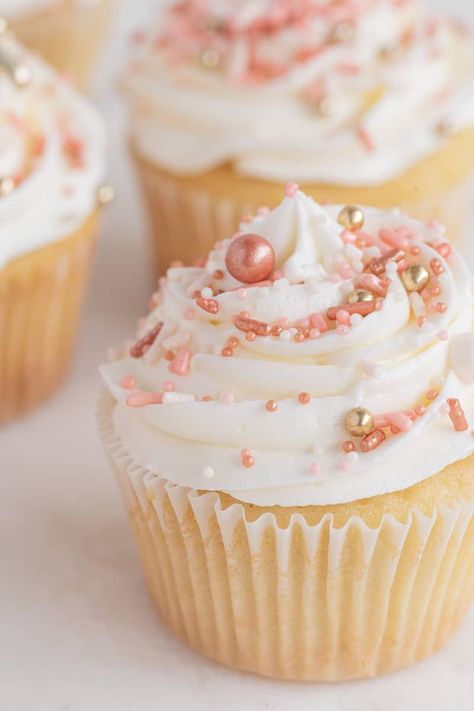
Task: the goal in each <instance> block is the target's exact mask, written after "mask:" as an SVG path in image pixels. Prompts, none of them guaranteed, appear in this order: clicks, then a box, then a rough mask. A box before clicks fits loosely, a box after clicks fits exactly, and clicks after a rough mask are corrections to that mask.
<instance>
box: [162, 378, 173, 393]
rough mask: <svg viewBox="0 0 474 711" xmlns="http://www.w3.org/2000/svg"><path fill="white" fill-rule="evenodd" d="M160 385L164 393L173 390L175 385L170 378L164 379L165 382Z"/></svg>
mask: <svg viewBox="0 0 474 711" xmlns="http://www.w3.org/2000/svg"><path fill="white" fill-rule="evenodd" d="M161 387H162V388H163V390H164V391H165V393H172V392H173V390H176V385H175V384H174V383H173V382H172V381H171V380H165V382H164V383H162V385H161Z"/></svg>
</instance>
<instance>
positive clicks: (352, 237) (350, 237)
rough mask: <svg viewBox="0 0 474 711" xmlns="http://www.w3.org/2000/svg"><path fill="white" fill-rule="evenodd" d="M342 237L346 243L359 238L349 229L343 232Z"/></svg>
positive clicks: (351, 242)
mask: <svg viewBox="0 0 474 711" xmlns="http://www.w3.org/2000/svg"><path fill="white" fill-rule="evenodd" d="M341 237H342V241H343V242H345V243H346V244H353V243H354V242H355V241H356V239H357V235H355V234H354V233H353V232H349V230H344V231H343V233H342V234H341Z"/></svg>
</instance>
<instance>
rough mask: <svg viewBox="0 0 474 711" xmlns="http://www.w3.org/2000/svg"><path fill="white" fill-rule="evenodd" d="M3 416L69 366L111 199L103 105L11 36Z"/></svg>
mask: <svg viewBox="0 0 474 711" xmlns="http://www.w3.org/2000/svg"><path fill="white" fill-rule="evenodd" d="M0 68H1V71H0V107H1V108H0V115H1V120H0V422H3V421H5V420H8V419H11V418H12V417H14V416H16V415H18V414H20V413H21V412H24V411H26V410H28V409H30V408H31V407H33V406H34V405H35V404H37V403H38V402H39V401H40V400H42V399H44V398H45V397H46V396H48V395H49V394H50V393H51V392H52V391H53V390H54V389H55V388H56V386H57V384H58V382H59V381H60V380H61V378H62V377H63V375H64V373H65V370H66V368H67V366H68V365H69V361H70V356H71V351H72V346H73V342H74V336H75V332H76V329H77V321H78V317H79V312H80V305H81V302H82V297H83V294H84V289H85V285H86V280H87V276H88V274H89V267H90V262H91V257H92V251H93V247H94V242H95V237H96V228H97V218H98V205H99V203H100V202H105V201H107V199H108V198H109V197H110V189H109V190H107V189H106V188H104V187H103V186H101V181H102V179H103V175H104V160H105V145H104V138H105V137H104V127H103V124H102V121H101V120H100V118H99V116H98V114H97V112H96V111H95V109H94V108H93V107H92V106H91V105H90V104H89V103H88V102H87V101H86V100H84V99H83V98H82V97H81V96H79V95H78V94H77V93H76V92H74V91H73V90H72V89H71V88H70V86H69V85H68V84H67V83H66V82H64V81H63V80H62V79H60V78H59V77H58V76H57V75H56V74H54V73H53V72H52V71H51V70H50V69H49V68H48V67H47V65H46V64H44V63H43V62H42V61H41V60H40V59H38V58H37V57H35V56H33V55H31V54H29V53H26V51H24V50H23V49H22V47H21V46H20V45H19V44H18V43H17V42H16V40H14V39H12V38H11V37H10V36H8V35H4V36H3V37H2V38H1V39H0Z"/></svg>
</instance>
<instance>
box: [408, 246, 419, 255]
mask: <svg viewBox="0 0 474 711" xmlns="http://www.w3.org/2000/svg"><path fill="white" fill-rule="evenodd" d="M420 252H421V250H420V248H419V247H410V254H411V255H412V256H413V257H417V256H418V255H419V254H420Z"/></svg>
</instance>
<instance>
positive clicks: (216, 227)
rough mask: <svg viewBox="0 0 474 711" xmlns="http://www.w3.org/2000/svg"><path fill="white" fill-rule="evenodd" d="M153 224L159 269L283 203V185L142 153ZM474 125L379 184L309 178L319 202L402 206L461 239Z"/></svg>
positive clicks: (471, 179) (188, 259) (472, 176)
mask: <svg viewBox="0 0 474 711" xmlns="http://www.w3.org/2000/svg"><path fill="white" fill-rule="evenodd" d="M135 158H136V163H137V166H138V174H139V177H140V180H141V183H142V186H143V189H144V194H145V200H146V203H147V206H148V210H149V214H150V218H151V225H152V233H153V234H152V247H153V257H154V262H155V267H156V272H157V273H162V272H164V271H165V270H166V268H167V267H168V266H169V264H170V262H171V261H172V260H173V259H181V260H182V261H183V262H185V263H186V264H191V263H192V262H193V261H194V260H196V259H198V258H200V257H202V256H203V255H204V254H207V253H208V252H209V250H210V249H211V248H212V246H213V244H214V243H215V242H216V241H217V240H220V239H224V238H227V237H229V236H231V235H232V234H233V233H234V232H235V231H236V229H237V227H238V225H239V222H240V221H241V219H242V217H243V216H244V215H248V214H250V215H251V214H255V212H256V211H257V209H258V208H259V207H261V206H262V205H265V206H268V207H270V208H273V207H276V206H277V205H278V204H279V203H280V201H281V198H282V195H283V189H284V186H283V184H280V183H270V182H267V181H264V180H258V179H253V178H248V177H244V176H239V175H238V174H236V173H235V171H234V170H233V169H232V167H231V166H229V165H227V166H222V167H220V168H216V169H215V170H213V171H210V172H208V173H206V174H204V175H199V176H194V177H193V176H190V177H182V176H176V175H173V174H171V173H169V172H167V171H164V170H161V169H160V168H159V167H158V166H156V165H154V164H152V163H150V162H148V161H147V160H146V159H145V158H143V157H142V156H141V155H139V154H138V152H137V151H135ZM473 164H474V129H472V130H470V131H465V132H464V133H462V134H458V135H456V136H453V137H452V138H451V140H450V141H449V142H448V143H447V144H446V145H445V146H444V148H442V149H441V150H439V151H438V152H437V153H436V154H435V155H432V156H430V157H428V158H426V159H424V160H423V161H422V162H421V163H419V164H418V165H416V166H414V167H413V168H411V169H410V170H409V171H407V172H406V173H405V174H404V175H403V176H401V177H400V178H398V179H396V180H393V181H391V182H389V183H385V184H382V185H379V186H375V187H367V188H357V187H344V186H334V185H324V184H307V183H306V184H302V185H301V188H302V190H304V191H305V192H306V193H307V194H308V195H311V196H312V197H313V198H315V200H317V201H318V202H320V203H324V202H328V203H331V204H336V205H338V204H356V205H371V206H373V207H382V208H388V207H400V208H401V209H402V210H404V211H406V212H407V213H408V214H409V215H410V216H411V217H414V218H418V219H420V220H422V221H428V220H432V219H435V220H438V221H439V222H442V223H443V224H444V225H446V228H447V234H448V237H449V239H450V240H451V241H453V242H456V241H458V240H459V239H460V238H461V236H462V234H463V232H464V230H465V228H466V225H467V222H468V218H469V210H470V207H471V205H472V201H473V196H474V170H473Z"/></svg>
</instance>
